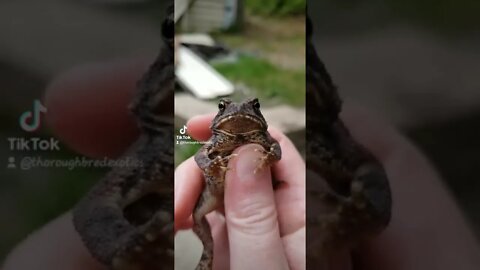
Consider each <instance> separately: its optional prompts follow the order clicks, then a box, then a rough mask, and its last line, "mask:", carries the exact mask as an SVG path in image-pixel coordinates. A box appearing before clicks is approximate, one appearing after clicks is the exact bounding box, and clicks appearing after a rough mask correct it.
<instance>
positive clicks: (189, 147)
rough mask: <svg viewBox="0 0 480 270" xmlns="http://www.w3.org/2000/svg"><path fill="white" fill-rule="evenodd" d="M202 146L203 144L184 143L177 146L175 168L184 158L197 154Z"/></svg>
mask: <svg viewBox="0 0 480 270" xmlns="http://www.w3.org/2000/svg"><path fill="white" fill-rule="evenodd" d="M200 147H202V145H201V144H184V145H176V146H175V168H176V167H177V166H178V165H180V163H182V162H183V161H184V160H186V159H188V158H189V157H191V156H193V155H195V154H196V153H197V151H198V149H200Z"/></svg>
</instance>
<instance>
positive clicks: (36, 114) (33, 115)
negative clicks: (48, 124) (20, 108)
mask: <svg viewBox="0 0 480 270" xmlns="http://www.w3.org/2000/svg"><path fill="white" fill-rule="evenodd" d="M46 112H47V108H45V106H43V105H42V103H41V102H40V100H38V99H37V100H35V101H34V102H33V112H32V111H26V112H24V113H22V115H20V119H19V122H20V127H22V129H23V130H25V131H27V132H33V131H35V130H37V129H38V128H39V127H40V124H41V117H40V116H41V115H40V114H41V113H46Z"/></svg>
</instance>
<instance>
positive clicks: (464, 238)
mask: <svg viewBox="0 0 480 270" xmlns="http://www.w3.org/2000/svg"><path fill="white" fill-rule="evenodd" d="M150 59H151V58H146V59H144V60H142V61H138V60H134V61H122V62H116V63H109V64H95V65H88V66H84V67H81V68H76V69H75V70H72V71H70V72H67V73H66V74H63V75H62V76H60V77H59V78H57V79H56V80H55V81H54V82H53V83H52V84H51V85H50V86H49V88H48V90H47V94H46V97H45V103H44V104H45V105H46V106H47V108H48V110H49V113H48V115H47V120H48V122H49V125H50V127H51V128H52V130H53V131H54V133H55V134H57V135H58V137H59V138H61V139H62V141H63V142H64V143H65V144H67V145H69V146H70V148H72V149H73V150H75V151H77V152H79V153H82V154H84V155H87V156H90V157H98V158H101V157H104V156H109V157H116V156H118V155H119V154H120V153H121V152H122V151H124V149H125V148H126V147H128V145H129V144H131V143H132V141H133V140H134V139H135V137H136V136H137V134H138V133H137V129H136V125H135V122H134V120H133V119H132V118H130V117H129V116H128V111H127V110H126V106H127V104H128V103H129V102H130V100H131V97H132V96H133V93H134V91H135V83H136V81H137V80H138V78H140V76H141V74H143V73H144V72H145V70H146V67H147V66H148V63H149V62H150ZM344 108H345V111H344V113H342V117H343V118H344V120H345V122H346V124H347V126H348V128H349V129H350V131H351V132H352V135H353V136H354V137H355V138H356V139H357V140H358V141H359V142H360V143H362V144H363V145H364V146H366V147H367V148H368V149H369V150H371V151H372V152H373V154H375V156H376V157H377V158H378V159H379V160H380V161H381V162H382V163H383V164H384V166H385V169H386V171H387V173H388V175H389V179H390V183H391V187H392V192H393V200H394V201H393V202H394V204H393V216H392V222H391V224H390V226H389V227H388V228H387V229H386V230H385V231H384V232H383V233H382V234H381V235H379V236H378V237H377V238H375V239H373V240H372V241H370V242H368V243H365V244H363V245H362V246H361V247H359V248H358V249H356V251H355V252H354V254H353V261H352V260H351V256H350V254H345V256H339V259H338V260H337V261H335V265H336V266H337V267H336V268H335V269H351V268H352V265H354V266H355V269H374V270H375V269H389V270H412V269H414V270H415V269H421V270H424V269H435V270H443V269H445V270H447V269H448V270H449V269H462V270H469V269H478V268H479V265H480V262H479V256H478V254H480V250H479V247H478V244H477V242H476V241H475V237H474V235H473V233H472V231H471V230H470V229H469V228H468V226H467V224H466V222H465V218H464V217H463V215H462V213H461V211H460V210H459V209H458V207H457V206H456V204H455V202H454V200H453V199H452V197H451V195H450V194H449V193H448V192H447V191H446V189H445V188H444V187H443V185H442V184H441V182H440V178H439V176H438V174H437V173H436V172H435V170H434V169H432V167H431V165H430V164H429V163H428V162H427V161H426V159H425V158H424V157H423V156H422V155H421V154H420V152H419V151H418V150H417V149H416V148H415V147H414V146H413V145H412V144H411V143H409V142H408V141H407V140H406V139H405V138H404V137H403V136H402V135H400V134H399V133H398V132H397V131H396V130H395V129H393V128H392V127H391V126H390V125H389V124H387V123H385V122H384V121H382V120H380V119H378V118H377V117H376V116H375V115H373V114H372V113H369V112H366V111H365V110H363V109H360V108H358V107H357V106H353V105H352V104H351V103H348V102H346V104H345V106H344ZM192 128H193V127H190V129H192ZM193 129H194V128H193ZM200 136H204V137H207V136H205V134H204V135H201V134H200ZM200 136H199V138H200ZM282 147H283V146H282ZM284 151H285V149H284ZM284 156H286V154H284ZM284 158H285V157H283V158H282V160H284ZM195 183H196V184H200V183H201V182H197V181H193V184H195ZM190 188H193V189H195V187H190ZM196 188H197V189H200V187H199V186H198V187H196ZM176 192H178V191H176ZM181 192H187V191H185V190H184V189H182V191H181ZM178 195H179V196H182V195H181V194H178ZM192 200H193V199H192ZM176 208H177V209H176V211H177V210H178V209H180V208H181V207H180V208H178V207H176ZM184 209H185V207H184ZM186 212H188V211H186ZM190 212H191V211H190ZM177 214H179V213H175V215H176V218H177ZM214 218H215V217H214ZM184 220H187V221H186V223H185V224H177V229H180V228H183V227H185V226H188V219H186V218H184ZM216 228H225V227H224V226H219V227H214V228H213V229H214V234H217V235H220V234H224V235H225V234H226V231H225V230H223V231H221V230H220V231H215V230H216ZM223 239H227V238H226V237H224V238H223ZM307 242H308V241H307ZM217 246H218V245H217ZM218 247H219V246H218ZM249 248H250V247H249ZM248 259H249V258H244V260H245V261H247V260H248ZM339 266H340V267H339ZM2 269H3V270H18V269H49V270H84V269H88V270H103V269H106V268H105V267H104V266H102V265H100V264H99V263H98V262H97V261H95V260H94V259H93V258H92V257H91V256H90V254H89V253H88V251H87V250H86V248H85V247H84V245H83V243H82V242H81V240H80V237H79V236H78V235H77V233H76V231H75V230H74V229H73V225H72V221H71V215H70V213H66V214H64V215H62V216H61V217H59V218H57V219H55V220H53V221H52V222H50V223H48V224H46V225H45V226H44V227H43V228H41V229H39V230H37V231H35V232H33V233H32V234H31V235H29V236H28V237H27V238H26V239H25V240H24V241H23V242H22V243H20V244H19V245H18V246H17V247H16V248H15V249H13V250H12V252H11V253H10V254H9V255H8V256H7V258H6V260H5V263H4V265H3V267H2ZM332 269H333V268H332Z"/></svg>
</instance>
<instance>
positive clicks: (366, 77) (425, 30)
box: [308, 0, 480, 236]
mask: <svg viewBox="0 0 480 270" xmlns="http://www.w3.org/2000/svg"><path fill="white" fill-rule="evenodd" d="M308 5H309V6H308V11H309V14H310V16H311V18H312V21H313V24H314V29H315V30H314V32H315V40H314V43H315V45H316V48H317V50H318V53H319V55H320V57H321V58H322V60H323V61H324V62H325V65H326V66H327V69H328V70H329V72H330V74H331V75H332V77H333V80H334V82H335V83H336V84H337V85H338V86H339V91H340V95H341V96H342V97H343V98H344V99H346V100H350V101H353V102H355V103H359V104H360V105H362V106H364V107H367V108H369V109H371V110H373V111H374V112H377V113H379V114H380V115H382V116H383V117H385V118H386V119H387V120H389V121H391V122H392V123H393V124H395V125H396V126H397V127H398V128H399V129H400V130H401V131H402V132H403V133H405V134H406V135H407V136H408V137H409V138H410V139H411V140H412V141H413V142H414V143H415V144H416V145H417V146H418V147H420V148H421V149H422V150H423V151H424V153H425V154H426V155H427V156H428V158H429V159H430V160H431V161H432V162H433V163H434V165H435V166H436V168H437V169H438V171H439V172H440V173H441V175H442V176H443V179H444V181H445V183H446V185H447V186H448V187H449V188H450V190H451V191H452V193H453V194H454V195H455V197H456V199H457V201H458V202H459V204H460V206H461V207H462V209H463V211H464V212H465V213H466V214H467V217H468V219H469V221H470V222H471V224H472V225H473V228H474V229H475V231H476V233H477V236H480V211H479V209H480V181H479V180H478V179H479V178H478V176H477V171H476V170H477V168H478V166H479V165H480V160H479V158H478V153H479V152H480V144H479V143H478V142H477V141H478V138H479V137H480V76H479V75H480V35H479V34H480V17H479V16H478V10H480V2H479V1H476V0H458V1H457V0H455V1H454V0H440V1H433V0H422V1H414V0H386V1H377V0H345V1H334V0H324V1H309V2H308ZM412 188H414V187H412Z"/></svg>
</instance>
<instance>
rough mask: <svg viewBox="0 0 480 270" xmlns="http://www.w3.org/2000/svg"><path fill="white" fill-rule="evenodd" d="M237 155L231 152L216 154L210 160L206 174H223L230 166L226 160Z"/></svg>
mask: <svg viewBox="0 0 480 270" xmlns="http://www.w3.org/2000/svg"><path fill="white" fill-rule="evenodd" d="M236 156H238V154H231V155H229V156H225V157H222V156H217V157H216V158H215V159H213V160H212V162H211V165H210V168H208V169H207V174H210V175H216V174H217V173H218V174H225V172H227V171H228V170H230V169H231V168H230V167H228V162H229V161H230V159H232V158H234V157H236Z"/></svg>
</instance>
